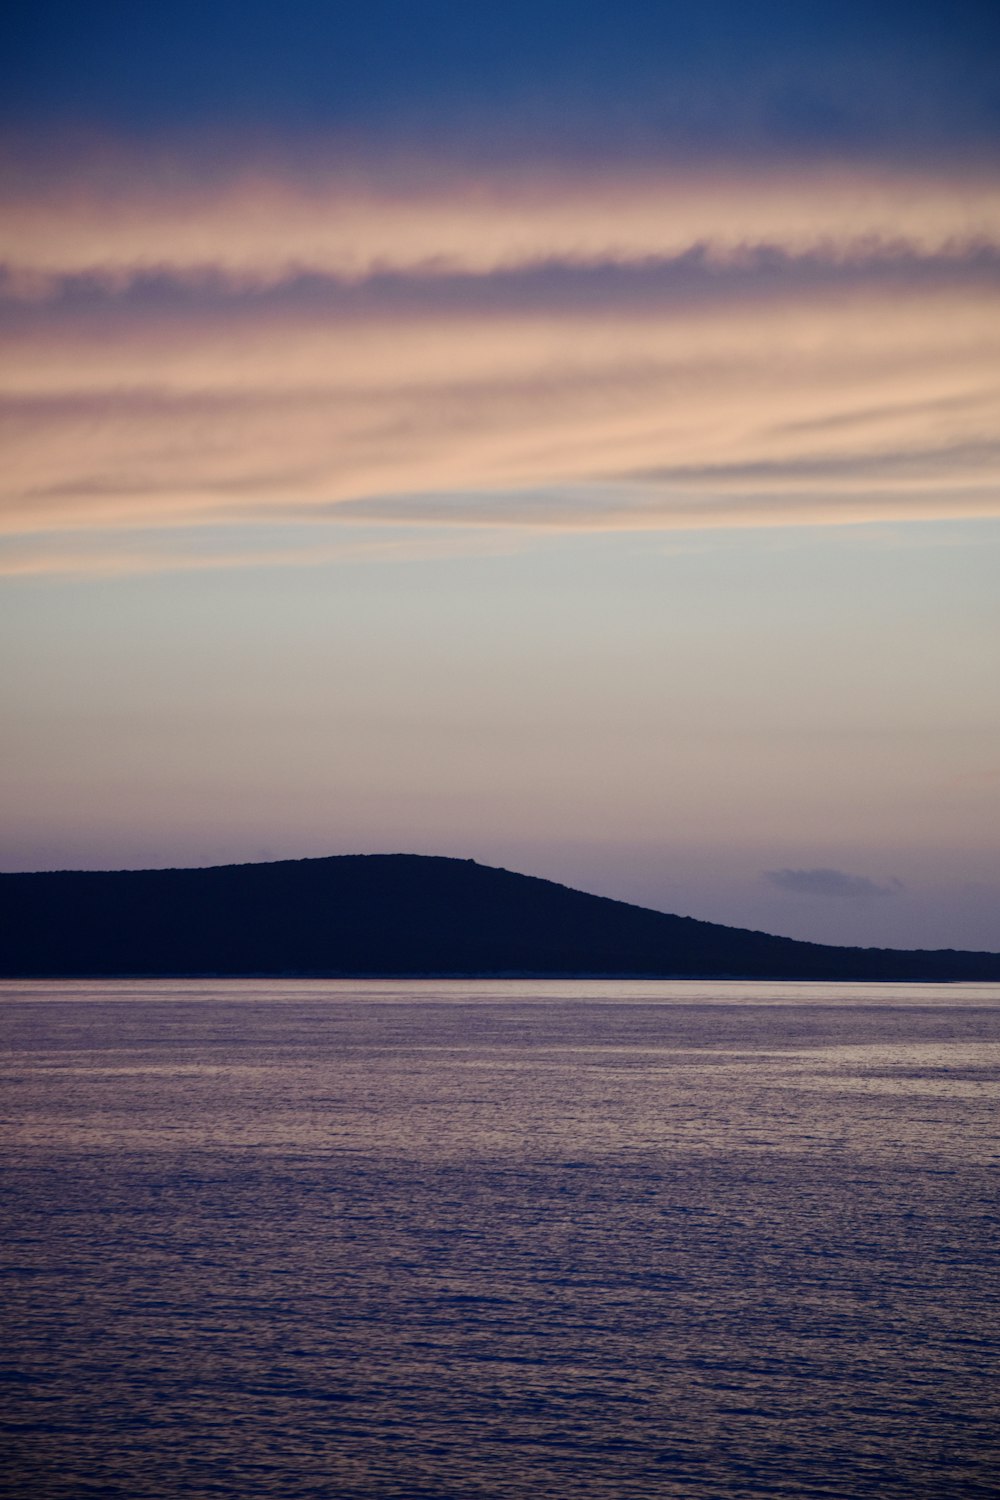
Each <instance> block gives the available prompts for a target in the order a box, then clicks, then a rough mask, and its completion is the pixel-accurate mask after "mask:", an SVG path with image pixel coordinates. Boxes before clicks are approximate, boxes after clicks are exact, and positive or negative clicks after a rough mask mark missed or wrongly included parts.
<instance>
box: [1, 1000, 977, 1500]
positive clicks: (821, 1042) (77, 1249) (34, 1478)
mask: <svg viewBox="0 0 1000 1500" xmlns="http://www.w3.org/2000/svg"><path fill="white" fill-rule="evenodd" d="M0 1013H2V1018H3V1027H4V1036H5V1039H6V1040H5V1051H4V1053H3V1057H2V1090H3V1116H4V1127H3V1128H4V1135H5V1138H6V1148H5V1157H4V1169H3V1190H4V1197H3V1204H4V1217H5V1228H4V1254H3V1259H4V1307H5V1310H6V1311H5V1323H6V1335H5V1339H4V1352H3V1354H2V1370H0V1373H2V1375H3V1382H2V1392H3V1400H2V1427H0V1430H2V1444H3V1458H2V1461H0V1480H2V1490H3V1494H4V1495H5V1497H11V1500H21V1497H24V1500H28V1497H30V1500H80V1497H87V1496H100V1497H122V1500H126V1497H127V1500H146V1497H148V1500H171V1497H174V1496H191V1497H193V1496H197V1497H209V1496H216V1497H234V1500H256V1497H263V1496H268V1497H271V1496H273V1497H281V1500H300V1497H301V1500H305V1497H313V1496H323V1497H331V1500H341V1497H343V1500H362V1497H364V1500H390V1497H407V1500H410V1497H413V1500H419V1497H427V1500H473V1497H476V1500H480V1497H481V1500H549V1497H551V1500H598V1497H601V1500H639V1497H654V1496H655V1497H675V1496H676V1497H683V1500H708V1497H727V1500H728V1497H743V1496H789V1497H811V1496H823V1497H853V1496H868V1495H871V1496H879V1497H895V1496H899V1497H903V1496H906V1497H912V1496H941V1497H948V1500H956V1497H966V1496H986V1495H991V1496H995V1495H996V1494H997V1493H998V1486H997V1475H998V1474H1000V1440H998V1430H997V1401H996V1390H997V1386H996V1373H997V1370H996V1366H997V1353H998V1347H1000V1329H998V1311H997V1274H996V1249H997V1246H996V1229H997V1182H996V1167H997V1161H998V1155H1000V1153H998V1149H997V1141H996V1135H995V1121H996V1118H997V1115H996V1104H997V1096H998V1092H1000V986H988V985H983V986H933V987H932V986H921V987H917V986H899V987H891V986H865V985H834V986H829V985H791V984H778V985H767V984H737V983H730V984H700V983H640V984H619V983H610V982H609V983H597V982H594V983H584V984H579V983H576V984H571V983H564V982H546V983H529V982H521V981H510V982H504V983H492V982H491V983H477V982H469V983H458V982H452V983H447V984H440V983H431V982H425V983H415V984H384V983H374V982H370V983H364V984H350V983H318V982H296V983H275V982H263V981H260V982H258V981H253V982H249V981H243V982H239V983H231V982H222V981H220V982H201V983H141V984H138V983H115V984H82V983H81V984H58V985H43V984H34V985H31V984H13V983H7V984H5V985H0Z"/></svg>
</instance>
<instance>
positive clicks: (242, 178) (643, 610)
mask: <svg viewBox="0 0 1000 1500" xmlns="http://www.w3.org/2000/svg"><path fill="white" fill-rule="evenodd" d="M0 26H2V28H3V35H2V56H3V70H4V76H3V78H2V79H0V85H2V86H0V266H2V270H0V319H2V327H0V337H2V340H3V345H4V357H3V359H2V363H0V422H2V429H3V439H4V440H3V449H4V463H3V466H2V470H0V574H2V575H3V577H2V581H0V586H2V603H0V612H2V614H0V619H2V625H0V629H2V636H3V641H4V649H3V652H2V660H0V681H2V693H3V710H4V712H3V728H2V764H3V847H2V851H0V866H2V868H4V869H8V870H18V869H45V868H111V867H115V868H117V867H123V866H130V867H142V866H147V865H168V864H210V863H223V862H230V861H234V860H247V859H266V858H279V857H280V858H284V857H296V856H302V855H318V854H335V853H354V852H383V851H397V850H406V851H412V852H417V853H436V854H454V855H459V856H473V857H475V858H477V859H479V860H481V861H483V862H487V863H491V864H503V865H506V866H508V867H509V868H513V869H518V870H523V871H525V872H527V873H531V874H539V875H546V876H549V877H552V878H554V879H560V880H565V881H567V882H568V883H570V884H574V885H579V886H581V887H584V888H586V889H588V890H593V891H597V892H599V893H601V894H606V895H613V896H619V897H622V898H625V899H628V900H633V901H638V902H641V903H642V904H645V905H651V906H656V907H659V908H661V909H664V910H670V911H680V912H683V913H687V914H690V915H694V916H700V917H705V918H709V919H711V920H715V921H723V922H729V923H733V924H736V925H740V926H752V927H760V928H765V929H767V930H770V931H775V932H781V933H787V934H789V935H792V936H796V937H810V938H816V939H820V940H825V941H831V942H850V943H866V944H882V945H912V946H924V947H932V946H954V947H979V948H992V949H1000V482H998V481H1000V296H998V292H1000V156H998V150H997V147H998V142H1000V81H998V80H1000V45H998V44H1000V10H998V9H997V7H996V6H994V5H988V4H985V3H984V4H972V3H964V0H958V3H950V4H944V3H942V4H933V5H920V4H914V3H912V0H911V3H908V4H905V5H904V4H902V3H874V4H873V3H871V0H869V3H867V4H862V3H858V0H849V3H847V4H841V5H837V6H833V5H828V4H825V3H824V4H815V5H810V4H808V3H804V0H798V3H796V4H792V3H776V0H763V3H756V4H754V5H748V4H746V3H737V0H700V3H697V4H695V3H691V0H686V3H684V4H670V3H667V0H663V3H659V4H657V3H650V0H641V3H640V0H619V3H616V4H614V5H612V4H591V5H588V4H586V3H583V0H575V3H572V4H571V3H568V0H532V3H530V4H529V3H527V0H505V3H504V4H502V5H500V4H492V3H483V4H480V5H471V4H468V3H460V0H451V3H445V0H365V3H364V4H361V3H357V4H349V3H344V4H337V3H331V0H326V3H319V0H314V3H311V4H310V3H306V0H286V3H282V4H277V3H273V0H269V3H264V0H199V3H197V4H195V3H193V0H175V3H173V4H171V5H169V6H167V5H165V4H161V3H153V0H131V3H126V0H115V3H112V0H87V3H83V0H71V3H64V4H59V3H55V0H38V3H34V4H30V5H29V4H15V5H14V6H13V7H12V8H11V12H10V13H9V14H8V15H7V17H6V19H5V20H4V21H3V22H2V23H0Z"/></svg>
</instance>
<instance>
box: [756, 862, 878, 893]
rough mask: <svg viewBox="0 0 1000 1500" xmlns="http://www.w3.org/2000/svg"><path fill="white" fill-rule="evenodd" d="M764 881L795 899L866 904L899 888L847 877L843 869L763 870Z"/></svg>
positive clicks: (851, 876) (865, 877)
mask: <svg viewBox="0 0 1000 1500" xmlns="http://www.w3.org/2000/svg"><path fill="white" fill-rule="evenodd" d="M763 873H764V879H765V880H768V881H770V883H771V885H775V886H777V887H778V889H779V890H781V891H791V892H792V894H793V895H796V896H834V897H836V898H837V899H839V900H850V901H870V900H871V899H872V898H873V897H876V896H893V895H895V894H897V892H899V891H901V890H902V889H903V886H902V883H901V882H900V881H898V880H890V881H888V882H887V883H886V884H885V885H879V884H878V883H877V882H876V881H874V880H869V879H868V878H867V876H865V875H849V874H848V873H847V872H846V871H845V870H829V869H823V868H820V869H816V870H765V871H764V872H763Z"/></svg>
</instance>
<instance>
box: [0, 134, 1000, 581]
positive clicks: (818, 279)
mask: <svg viewBox="0 0 1000 1500" xmlns="http://www.w3.org/2000/svg"><path fill="white" fill-rule="evenodd" d="M338 172H339V175H338ZM0 207H4V208H6V210H7V212H6V213H4V214H3V216H2V218H3V222H4V224H5V230H4V233H5V235H6V239H5V241H4V254H5V256H6V267H7V270H6V280H5V281H4V282H3V283H2V286H0V348H2V350H3V356H4V358H3V363H2V372H0V433H2V437H3V441H4V447H5V454H6V463H5V468H4V473H3V476H2V478H0V532H2V533H5V534H7V535H8V536H17V535H24V534H29V533H31V534H35V533H42V532H46V533H53V532H66V533H67V535H68V534H69V533H70V532H72V533H75V534H78V533H80V532H81V531H82V530H85V529H87V528H99V529H100V528H122V527H127V528H142V527H154V528H155V527H173V526H178V525H187V526H206V527H207V526H219V525H231V526H234V527H235V526H245V525H247V524H260V523H262V522H268V523H273V522H275V521H280V520H282V519H292V520H296V521H302V520H308V519H309V518H310V517H311V518H313V519H315V520H317V521H320V520H322V521H324V522H327V521H330V520H338V519H339V520H342V521H343V522H345V523H346V522H351V523H353V524H357V523H358V522H364V523H366V524H375V523H379V524H399V523H403V524H409V525H436V526H438V525H442V524H444V525H449V526H455V525H469V526H491V527H508V528H509V527H533V526H534V527H546V528H557V529H572V528H576V529H601V528H607V527H620V528H635V527H644V528H692V527H701V526H705V527H709V526H720V525H740V526H754V525H777V524H832V523H837V522H858V521H866V520H868V521H870V520H876V519H893V520H901V519H917V518H921V519H923V518H940V517H959V516H989V515H997V514H1000V484H998V479H1000V448H998V445H997V443H996V436H995V435H996V432H997V431H998V430H1000V382H998V380H997V375H996V371H997V369H998V368H1000V318H998V317H997V311H998V309H997V302H998V299H1000V178H997V179H994V178H990V177H988V176H986V175H983V174H979V175H978V176H977V175H975V174H971V173H966V174H965V176H962V175H961V174H955V173H952V174H947V175H946V174H939V175H937V176H935V175H933V174H930V175H928V174H927V173H924V174H922V175H921V174H917V173H915V172H913V171H911V170H903V169H894V170H890V169H889V168H887V167H882V168H880V169H879V170H878V171H876V170H875V169H874V168H872V167H865V168H860V167H857V168H851V169H848V168H845V167H842V166H841V167H837V168H834V167H833V166H828V167H826V168H823V169H817V170H816V172H815V173H813V174H812V175H810V176H806V175H804V174H803V173H802V172H801V170H798V171H792V170H791V169H790V168H781V169H778V168H774V169H765V168H764V167H763V166H761V165H759V164H758V165H757V166H756V167H754V168H753V169H752V170H751V169H750V168H747V169H746V170H745V171H743V172H742V173H737V172H736V171H735V170H733V171H726V170H723V169H722V168H718V167H717V168H715V169H713V171H712V172H708V171H702V172H700V173H699V172H697V171H695V170H693V169H691V170H689V171H687V172H681V171H680V170H679V169H677V168H671V169H667V168H661V169H658V170H656V171H654V170H653V169H652V168H650V167H646V168H643V169H641V170H639V169H635V170H631V171H627V172H624V173H622V172H619V173H616V174H612V173H610V172H607V171H602V170H599V169H594V170H593V171H591V172H590V173H587V172H585V171H583V170H582V169H580V168H575V169H572V170H570V169H566V170H565V171H564V172H563V174H562V175H561V176H560V175H558V174H557V173H556V172H555V169H554V168H552V167H547V168H545V169H544V170H542V169H535V168H531V167H528V166H523V167H522V168H520V169H519V170H518V171H515V170H514V169H513V168H512V167H510V166H504V167H497V168H496V169H495V170H493V171H492V173H491V172H490V171H489V170H487V169H485V168H484V169H482V170H481V172H480V174H479V176H478V177H476V178H475V179H473V178H472V177H471V176H470V175H469V174H468V173H463V172H462V171H459V170H458V169H456V168H448V169H445V168H444V167H439V168H435V169H432V168H427V169H426V170H425V171H424V172H422V173H419V172H418V173H414V174H412V175H411V177H410V178H405V177H401V176H400V174H399V173H398V172H397V173H396V174H393V173H392V172H390V171H389V170H388V168H385V167H383V168H382V169H380V170H374V169H373V171H372V173H371V174H370V175H369V176H367V177H361V176H359V175H358V173H357V171H355V172H354V174H353V175H352V174H351V172H349V171H347V170H346V169H337V170H336V171H335V170H334V169H333V168H329V169H325V175H324V171H319V172H318V174H317V176H316V177H315V179H314V180H312V181H311V182H310V183H308V184H306V183H305V182H304V181H303V180H302V177H301V174H299V175H296V174H295V173H291V172H286V173H285V174H284V175H283V174H282V172H281V171H280V170H279V169H278V168H275V167H274V166H273V164H272V166H271V167H270V168H268V170H267V171H264V169H263V168H261V169H260V170H259V171H256V172H251V171H249V170H246V169H245V170H242V171H241V172H239V173H235V174H234V175H233V176H232V178H231V180H226V181H223V182H218V181H216V182H214V183H212V184H211V185H206V184H204V183H200V182H199V181H198V179H197V174H196V173H195V172H194V169H193V168H184V166H183V163H182V164H181V166H180V167H178V169H177V170H176V171H175V172H174V173H172V174H171V173H167V172H166V171H161V172H159V173H158V172H156V171H153V172H151V173H149V174H143V173H142V172H140V171H138V169H137V167H136V164H135V162H130V161H129V160H127V161H125V163H124V165H123V164H122V163H121V162H118V163H117V165H116V168H115V171H114V172H112V171H110V169H109V168H108V167H107V164H106V163H105V164H103V165H102V162H101V161H100V160H95V161H94V162H92V163H90V164H89V165H88V164H86V163H84V165H83V167H81V170H80V173H79V175H78V177H77V179H76V180H74V181H73V182H72V183H70V182H68V181H67V180H64V178H63V177H60V176H58V175H57V176H56V177H55V178H53V176H52V175H51V174H49V175H45V174H43V175H42V176H41V177H40V178H39V179H38V181H37V182H34V183H32V182H29V181H28V180H27V179H24V180H22V179H20V178H18V179H17V180H16V181H14V183H13V185H11V184H10V183H8V186H7V188H6V189H4V190H2V192H0ZM67 555H69V554H67Z"/></svg>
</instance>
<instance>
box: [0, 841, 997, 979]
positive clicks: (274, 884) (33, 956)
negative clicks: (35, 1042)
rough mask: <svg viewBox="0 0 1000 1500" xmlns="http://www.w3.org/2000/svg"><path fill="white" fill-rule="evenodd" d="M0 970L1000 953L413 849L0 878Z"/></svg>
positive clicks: (838, 962) (934, 971) (107, 973)
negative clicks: (785, 925) (804, 938)
mask: <svg viewBox="0 0 1000 1500" xmlns="http://www.w3.org/2000/svg"><path fill="white" fill-rule="evenodd" d="M0 974H2V975H4V976H6V977H31V976H34V977H48V978H56V977H71V976H79V977H107V978H110V977H114V976H122V977H124V976H164V977H166V976H171V975H176V976H181V975H230V976H239V975H243V976H250V975H276V976H277V975H283V976H294V975H302V976H309V975H314V976H315V975H322V976H347V977H355V976H357V977H360V976H365V975H368V976H380V975H385V976H389V975H400V976H403V975H410V976H415V975H433V976H446V975H461V976H473V975H483V976H488V975H504V974H512V975H531V976H539V977H540V976H544V975H569V976H577V977H582V976H585V975H595V976H596V975H601V976H616V977H623V978H624V977H649V978H652V977H655V976H662V977H678V978H683V977H690V978H703V977H704V978H723V977H732V978H773V979H887V980H888V979H893V980H948V979H964V980H1000V954H996V953H962V952H955V951H953V950H951V949H945V950H938V951H927V950H915V951H908V950H898V949H887V948H838V947H832V946H828V945H825V944H820V943H803V942H796V941H793V940H792V939H790V938H781V937H772V936H769V935H768V934H767V933H762V932H750V931H746V930H744V929H742V928H738V927H723V926H720V925H718V924H717V923H713V922H699V921H696V920H695V919H693V918H691V917H678V916H670V915H667V914H665V913H663V912H656V911H648V910H646V909H645V908H643V907H639V906H631V905H628V904H626V903H625V902H622V901H611V900H608V899H606V898H605V897H602V896H591V895H587V894H585V893H584V892H582V891H575V890H571V889H569V888H568V887H566V886H561V885H556V884H554V883H553V882H552V881H548V880H538V879H535V878H534V877H532V876H528V875H515V874H512V873H511V872H510V871H508V870H500V869H493V868H491V867H489V866H486V865H479V864H476V863H475V862H474V861H472V860H458V859H441V858H433V857H427V856H421V855H414V854H369V855H341V856H336V857H332V858H329V859H301V860H282V861H277V862H274V863H269V864H250V865H221V866H216V867H215V868H211V869H195V870H116V871H108V872H96V871H53V872H45V873H39V874H16V875H10V874H0Z"/></svg>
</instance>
